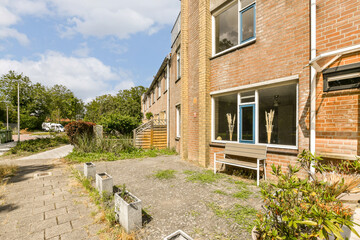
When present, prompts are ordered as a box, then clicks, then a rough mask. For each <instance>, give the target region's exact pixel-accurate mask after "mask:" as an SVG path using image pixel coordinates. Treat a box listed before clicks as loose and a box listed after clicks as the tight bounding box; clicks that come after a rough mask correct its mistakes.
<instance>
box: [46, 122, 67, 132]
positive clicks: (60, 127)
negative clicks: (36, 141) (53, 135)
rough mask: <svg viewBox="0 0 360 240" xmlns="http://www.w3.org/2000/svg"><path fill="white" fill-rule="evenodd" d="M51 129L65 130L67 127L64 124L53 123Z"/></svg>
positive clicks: (56, 130)
mask: <svg viewBox="0 0 360 240" xmlns="http://www.w3.org/2000/svg"><path fill="white" fill-rule="evenodd" d="M50 130H51V131H54V132H65V128H64V127H63V125H61V124H58V123H51V124H50Z"/></svg>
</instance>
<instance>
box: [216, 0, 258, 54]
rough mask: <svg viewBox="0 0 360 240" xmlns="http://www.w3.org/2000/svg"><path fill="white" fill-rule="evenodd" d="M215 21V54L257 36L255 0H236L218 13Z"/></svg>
mask: <svg viewBox="0 0 360 240" xmlns="http://www.w3.org/2000/svg"><path fill="white" fill-rule="evenodd" d="M239 20H240V21H239ZM214 21H215V36H214V41H215V49H214V52H215V54H216V53H219V52H222V51H225V50H226V49H229V48H231V47H233V46H236V45H238V44H241V43H244V42H246V41H248V40H251V39H253V38H255V0H236V1H235V3H233V4H232V5H231V6H230V7H229V6H227V7H226V8H224V10H222V11H221V12H220V13H216V14H215V15H214Z"/></svg>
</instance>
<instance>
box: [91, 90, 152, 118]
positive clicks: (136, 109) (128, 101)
mask: <svg viewBox="0 0 360 240" xmlns="http://www.w3.org/2000/svg"><path fill="white" fill-rule="evenodd" d="M145 91H146V88H144V87H143V86H138V87H132V88H131V89H127V90H121V91H119V92H118V94H116V96H112V95H102V96H100V97H97V98H95V99H94V100H93V101H91V102H90V103H88V104H87V105H86V115H85V120H86V121H91V122H96V123H98V122H99V121H100V120H101V118H102V116H103V115H108V114H113V113H120V114H121V115H124V116H130V117H134V118H136V119H137V120H138V121H140V120H141V119H142V117H143V115H142V113H141V95H142V94H143V93H144V92H145Z"/></svg>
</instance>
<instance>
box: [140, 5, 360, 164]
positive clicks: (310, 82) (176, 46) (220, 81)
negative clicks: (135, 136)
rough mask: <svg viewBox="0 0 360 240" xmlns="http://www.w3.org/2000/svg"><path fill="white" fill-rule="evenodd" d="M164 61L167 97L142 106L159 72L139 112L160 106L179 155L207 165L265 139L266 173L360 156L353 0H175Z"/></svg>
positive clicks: (358, 16) (358, 39)
mask: <svg viewBox="0 0 360 240" xmlns="http://www.w3.org/2000/svg"><path fill="white" fill-rule="evenodd" d="M176 24H180V23H179V19H178V21H177V23H176ZM176 24H175V25H176ZM179 59H180V62H179ZM165 61H166V64H165V65H166V66H167V67H166V69H168V72H169V74H168V75H167V77H168V78H167V80H168V85H166V86H167V88H166V87H163V85H162V89H164V90H165V88H166V89H167V90H168V91H167V92H164V93H163V96H166V97H164V99H165V98H168V101H167V102H165V101H163V100H162V99H160V100H159V101H158V106H157V103H156V102H155V104H153V105H151V106H150V105H149V104H148V103H147V102H148V101H149V99H152V98H151V96H152V95H154V94H151V93H152V92H155V93H156V92H157V90H156V89H157V88H158V87H157V86H158V85H157V82H158V81H160V80H161V79H165V78H166V77H162V75H161V74H159V73H158V74H157V75H156V77H155V79H154V82H153V83H152V85H151V86H150V89H149V91H148V92H147V93H146V96H144V98H143V102H144V104H143V105H144V108H145V109H143V110H144V112H146V111H151V112H153V113H156V114H159V113H160V112H161V111H166V116H167V119H168V139H167V140H168V146H170V147H176V148H177V150H178V151H179V152H180V154H181V157H182V159H184V160H187V161H192V162H195V163H198V164H200V165H202V166H204V167H211V166H212V164H213V153H214V152H218V151H222V150H223V148H224V146H225V143H227V142H241V143H247V144H266V145H267V146H268V154H267V163H268V169H269V168H270V166H271V164H272V163H275V164H277V165H282V166H287V165H288V164H289V163H291V162H294V161H295V159H296V156H297V155H298V154H299V153H300V152H301V151H302V150H303V149H309V150H311V151H312V152H316V153H318V154H322V155H323V156H325V157H327V158H330V159H355V156H357V155H360V107H359V106H360V98H359V93H360V91H359V86H360V0H343V1H339V0H334V1H329V0H311V1H310V0H299V1H288V0H277V1H275V0H266V1H265V0H257V1H255V0H192V1H190V0H182V1H181V37H180V31H179V34H178V37H177V38H176V39H175V40H174V37H173V46H172V50H171V54H170V55H169V56H168V57H167V58H166V60H165ZM179 66H180V67H179ZM163 68H164V63H163V64H162V67H161V68H160V70H159V72H161V71H164V70H163ZM179 68H180V73H179ZM179 75H180V76H181V78H179V77H178V76H179ZM161 81H162V82H164V81H165V80H161ZM166 94H167V95H166ZM155 95H156V94H155ZM156 96H157V95H156ZM161 98H162V96H161ZM152 101H153V100H152ZM150 102H151V101H150ZM160 105H161V106H162V108H161V107H160ZM164 107H166V108H167V110H164ZM160 108H161V109H160ZM270 112H273V113H274V114H273V117H272V118H271V120H272V122H273V124H272V125H273V127H272V129H271V132H270V131H269V126H267V125H268V124H267V121H266V117H265V113H270ZM228 117H230V119H232V120H235V124H234V125H233V129H234V131H233V133H231V132H230V131H229V122H228ZM180 140H181V141H180Z"/></svg>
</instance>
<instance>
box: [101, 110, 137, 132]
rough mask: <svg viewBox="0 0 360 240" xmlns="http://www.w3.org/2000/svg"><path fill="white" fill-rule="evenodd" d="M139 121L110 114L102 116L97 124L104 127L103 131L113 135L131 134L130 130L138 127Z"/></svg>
mask: <svg viewBox="0 0 360 240" xmlns="http://www.w3.org/2000/svg"><path fill="white" fill-rule="evenodd" d="M139 123H140V122H139V120H138V119H137V118H135V117H131V116H126V115H122V114H121V113H112V114H108V115H104V116H103V117H102V118H101V120H100V121H99V124H100V125H102V126H103V127H104V131H105V132H107V133H109V134H114V135H119V134H121V135H126V134H131V132H132V130H133V129H135V128H136V127H138V126H139Z"/></svg>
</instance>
